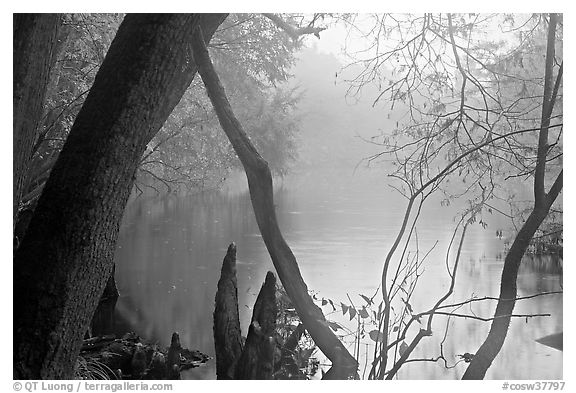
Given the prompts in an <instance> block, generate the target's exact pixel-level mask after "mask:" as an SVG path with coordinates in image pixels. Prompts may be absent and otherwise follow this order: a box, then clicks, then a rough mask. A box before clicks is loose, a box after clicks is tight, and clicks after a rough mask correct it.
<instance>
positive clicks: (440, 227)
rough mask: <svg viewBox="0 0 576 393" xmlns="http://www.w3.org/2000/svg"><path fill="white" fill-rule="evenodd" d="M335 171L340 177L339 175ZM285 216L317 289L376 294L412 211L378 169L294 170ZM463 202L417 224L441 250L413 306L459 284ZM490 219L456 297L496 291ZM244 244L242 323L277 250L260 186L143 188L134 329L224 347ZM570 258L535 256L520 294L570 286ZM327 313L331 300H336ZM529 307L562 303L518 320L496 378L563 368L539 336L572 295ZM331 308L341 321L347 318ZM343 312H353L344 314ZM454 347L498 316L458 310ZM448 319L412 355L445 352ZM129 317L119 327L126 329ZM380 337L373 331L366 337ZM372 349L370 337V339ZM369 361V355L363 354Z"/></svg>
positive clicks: (435, 210)
mask: <svg viewBox="0 0 576 393" xmlns="http://www.w3.org/2000/svg"><path fill="white" fill-rule="evenodd" d="M335 175H336V176H335ZM275 203H276V209H277V214H278V218H279V222H280V226H281V228H282V230H283V231H284V234H285V237H286V240H287V241H288V243H289V244H290V245H291V247H292V249H293V251H294V254H295V255H296V257H297V259H298V261H299V264H300V268H301V271H302V274H303V276H304V279H305V280H306V282H307V284H308V287H309V288H310V289H312V290H314V291H317V292H319V293H320V295H321V296H325V297H328V298H332V299H334V300H335V301H338V302H339V301H344V302H345V301H346V293H349V294H350V296H352V297H354V296H356V297H357V295H358V294H368V293H373V292H374V291H375V290H376V288H377V286H378V279H379V277H380V274H381V268H382V261H383V259H384V256H385V254H386V251H387V249H388V247H389V246H390V244H391V241H392V239H393V236H394V235H395V233H396V231H397V228H398V226H399V223H400V221H401V218H402V214H403V209H404V206H405V201H404V200H403V199H402V198H401V197H400V196H398V195H397V194H396V193H394V192H393V191H392V190H391V189H389V188H388V187H387V186H386V185H385V179H383V178H382V177H381V175H379V174H377V173H364V172H362V173H357V174H356V175H352V174H351V173H336V174H334V173H322V174H321V175H320V176H318V174H302V175H301V176H297V177H293V178H288V179H285V180H284V181H282V182H281V183H280V185H279V186H278V187H277V190H276V197H275ZM453 216H454V207H451V208H450V209H448V208H446V207H441V206H440V203H436V202H435V201H431V202H430V205H429V207H428V209H426V211H425V212H424V213H423V219H422V224H421V225H420V227H419V229H418V238H419V247H420V249H421V250H427V249H429V248H431V247H432V245H433V244H434V243H435V242H436V241H437V242H438V245H437V246H436V248H435V249H434V251H433V252H432V253H431V254H430V257H429V261H428V262H429V263H428V264H427V266H426V271H425V273H424V276H423V277H422V278H421V282H422V286H421V287H420V288H418V289H417V291H416V293H415V295H414V301H413V308H414V309H415V310H416V311H418V310H424V309H425V308H429V307H430V306H431V305H432V304H433V302H434V301H435V299H436V298H437V296H439V295H440V294H442V293H444V292H445V291H446V289H447V288H448V286H449V284H450V279H449V277H448V276H447V274H446V270H445V266H444V258H445V255H444V253H445V250H446V246H447V244H448V242H449V239H450V237H451V235H452V230H453V228H454V225H455V223H454V220H453ZM485 221H487V222H488V223H489V227H488V228H487V229H483V228H482V227H481V226H474V227H472V228H471V229H470V230H469V234H468V236H467V239H466V242H465V245H464V249H463V259H462V262H461V264H460V270H459V276H458V285H457V288H456V290H455V292H454V295H453V297H452V299H453V300H454V301H460V300H465V299H467V298H469V297H470V296H471V295H473V294H475V295H477V296H486V295H489V296H496V295H497V294H498V286H499V279H500V273H501V269H502V264H503V261H502V259H501V258H498V253H501V251H502V249H503V243H502V239H500V238H498V237H496V236H494V228H502V227H504V226H505V225H506V223H505V221H503V220H501V219H500V218H499V217H492V216H491V217H486V218H485ZM231 241H234V242H236V244H237V246H238V288H239V303H240V316H241V320H242V323H243V326H242V328H243V331H246V328H247V324H248V320H249V318H250V314H251V310H250V307H251V305H252V304H253V303H254V300H255V297H256V294H257V291H258V290H259V288H260V286H261V285H262V282H263V280H264V277H265V274H266V272H267V271H268V270H272V269H273V267H272V264H271V261H270V258H269V256H268V254H267V251H266V249H265V246H264V243H263V241H262V238H261V237H260V234H259V232H258V228H257V225H256V222H255V219H254V216H253V212H252V207H251V204H250V198H249V195H248V194H247V193H246V192H245V188H244V186H243V185H242V181H240V186H238V185H232V186H228V187H227V188H226V189H224V190H223V191H222V192H219V193H211V194H203V195H194V196H186V197H181V196H175V195H169V196H165V197H149V198H139V199H137V200H134V201H132V202H131V203H130V204H129V206H128V207H127V209H126V212H125V216H124V220H123V225H122V229H121V234H120V239H119V243H118V250H117V253H116V262H117V268H116V271H117V280H118V288H119V290H120V295H121V296H120V299H119V300H118V305H117V313H118V314H119V315H118V318H119V319H120V321H121V322H122V325H123V327H124V328H126V326H130V328H131V329H132V330H135V331H136V332H137V333H138V334H140V335H142V336H143V337H146V338H148V339H153V340H157V341H158V342H159V343H161V344H162V345H167V344H168V343H169V340H170V335H171V333H172V332H173V331H178V332H179V333H180V337H181V342H182V344H183V345H184V346H187V347H190V348H193V349H198V350H200V351H202V352H205V353H207V354H211V355H212V354H213V352H214V349H213V346H214V345H213V338H212V313H213V308H214V306H213V304H214V295H215V292H216V284H217V281H218V275H219V273H220V267H221V262H222V259H223V257H224V255H225V252H226V248H227V246H228V244H229V243H230V242H231ZM560 270H561V264H560V263H559V262H557V261H556V262H555V261H554V260H552V259H551V260H548V261H547V260H543V259H538V260H536V259H535V258H532V259H530V258H529V259H527V260H526V261H525V263H524V264H523V266H522V269H521V273H520V277H519V282H518V287H519V295H520V296H522V295H531V294H534V293H536V292H538V291H552V290H558V289H559V288H560V285H561V282H560V275H559V272H560ZM494 304H495V303H494V302H491V303H489V302H485V303H482V304H478V303H476V304H474V306H472V309H471V310H470V309H468V310H467V311H473V312H474V313H475V314H477V315H480V316H486V317H489V316H491V314H492V313H493V307H494ZM325 311H328V310H325ZM516 311H517V312H518V313H551V314H552V317H549V318H531V319H529V320H528V321H526V320H524V319H522V320H514V321H513V322H512V325H511V327H510V331H509V335H508V338H507V340H506V343H505V345H504V348H503V351H502V353H501V355H500V356H499V357H498V358H497V359H496V360H495V362H494V365H493V366H492V367H491V369H490V370H489V372H488V374H487V378H493V379H494V378H506V379H523V378H529V379H557V378H562V353H561V352H559V351H556V350H554V349H552V348H549V347H546V346H543V345H541V344H538V343H536V342H535V341H534V340H535V339H536V338H539V337H542V336H545V335H547V334H552V333H557V332H559V331H562V296H561V295H552V296H546V297H539V298H535V299H530V300H525V301H522V302H519V303H518V305H517V307H516ZM330 318H332V319H334V320H337V321H339V318H340V317H339V316H337V315H335V314H334V315H331V316H330ZM342 321H344V320H343V319H342ZM449 324H450V333H449V336H448V339H447V340H446V342H445V343H444V348H443V349H444V354H445V356H446V358H447V359H448V360H449V362H450V363H451V364H453V363H455V362H456V361H457V360H458V358H457V355H458V354H462V353H464V352H474V351H475V350H476V349H477V347H478V346H479V345H480V343H481V342H482V340H483V339H484V338H485V337H486V334H487V332H488V328H489V324H487V323H483V322H478V321H472V320H462V319H458V320H454V319H452V320H450V321H449ZM445 327H446V319H443V318H437V319H436V322H435V324H434V325H433V331H434V335H433V337H431V338H429V339H425V340H423V341H422V343H421V345H420V347H418V349H417V350H416V351H415V353H414V354H413V357H426V358H430V357H435V356H437V355H438V353H439V343H440V341H441V340H442V337H443V332H444V329H445ZM120 328H121V327H119V329H120ZM367 342H369V340H368V341H367ZM363 348H364V347H363ZM362 363H363V360H362ZM464 367H465V366H464V365H459V366H458V367H456V368H454V369H445V368H443V367H442V366H441V365H439V364H432V363H427V362H417V363H412V364H408V365H406V366H405V367H403V368H402V369H401V370H400V373H399V377H400V378H403V379H442V378H446V379H454V378H458V377H459V376H460V375H461V374H462V373H463V371H464ZM188 377H190V378H196V379H199V378H215V365H214V362H211V363H209V364H208V365H207V366H205V367H201V368H199V369H195V370H193V371H192V372H191V373H189V374H188Z"/></svg>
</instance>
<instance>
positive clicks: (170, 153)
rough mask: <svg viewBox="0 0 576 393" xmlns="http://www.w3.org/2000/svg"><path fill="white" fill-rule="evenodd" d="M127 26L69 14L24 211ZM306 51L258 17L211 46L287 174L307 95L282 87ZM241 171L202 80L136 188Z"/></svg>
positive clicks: (207, 181) (197, 185)
mask: <svg viewBox="0 0 576 393" xmlns="http://www.w3.org/2000/svg"><path fill="white" fill-rule="evenodd" d="M122 19H123V15H120V14H66V15H64V27H63V29H62V33H61V34H60V37H59V49H58V52H59V54H58V58H57V59H56V63H55V66H54V68H53V71H52V76H51V80H50V84H49V89H48V93H47V99H46V103H45V108H44V112H45V115H44V118H43V123H42V125H41V128H40V130H39V138H38V141H37V143H36V146H35V149H34V155H33V158H32V161H31V164H30V168H29V175H28V183H29V185H28V187H27V189H26V192H25V194H26V195H25V197H24V198H23V201H22V205H23V207H24V206H26V205H30V204H33V203H34V202H35V200H36V199H37V197H38V196H39V195H40V192H41V190H42V188H43V185H44V182H45V181H46V179H47V177H48V175H49V173H50V169H51V168H52V165H53V164H54V162H55V161H56V158H57V156H58V153H59V152H60V150H61V148H62V146H63V144H64V141H65V140H66V137H67V136H68V133H69V131H70V128H71V126H72V124H73V122H74V119H75V117H76V115H77V113H78V111H79V110H80V108H81V107H82V104H83V102H84V99H85V97H86V95H87V93H88V91H89V90H90V87H91V86H92V83H93V82H94V77H95V75H96V72H97V71H98V69H99V67H100V64H101V63H102V61H103V59H104V56H105V54H106V52H107V49H108V47H109V45H110V43H111V41H112V39H113V38H114V35H115V33H116V30H117V29H118V26H119V24H120V22H121V21H122ZM300 45H301V42H300V41H294V40H292V39H291V38H290V37H289V36H288V35H287V34H286V33H285V32H283V31H282V30H280V29H278V28H277V27H276V26H274V24H273V23H272V22H271V21H270V20H268V19H267V18H265V17H263V16H261V15H258V14H231V15H230V16H229V17H228V19H227V21H226V22H225V23H224V24H223V25H222V26H221V27H220V29H219V30H218V31H217V33H216V35H215V36H214V38H213V40H212V42H211V50H212V52H213V57H214V59H215V63H216V66H217V68H218V70H219V72H220V74H221V75H222V79H223V82H224V84H225V86H226V88H227V92H228V94H229V96H230V99H231V101H232V103H233V105H234V106H235V107H237V108H242V110H241V111H239V112H241V117H240V118H241V120H242V121H243V122H244V123H245V124H246V126H247V127H246V128H247V130H248V132H250V133H251V136H252V138H253V139H254V142H255V144H256V145H257V146H258V148H259V149H260V151H261V152H262V154H263V156H264V157H265V158H266V159H267V160H269V163H270V165H271V168H272V169H273V170H274V171H275V172H276V173H279V174H283V173H285V172H286V171H287V170H288V167H289V164H290V162H291V161H292V160H293V159H294V158H295V152H296V145H297V142H296V141H297V139H296V135H297V131H298V118H297V116H296V114H295V112H294V109H295V105H296V104H297V102H298V99H299V93H297V91H295V90H293V89H289V88H286V87H282V84H283V83H284V82H286V81H287V80H288V79H289V78H290V74H289V72H288V70H289V69H290V67H291V66H292V65H293V63H294V57H293V53H294V51H295V50H296V49H298V48H299V47H300ZM238 165H239V163H238V161H237V159H236V157H235V154H234V152H233V151H232V149H231V147H230V145H229V143H228V141H227V140H226V138H225V136H224V135H223V134H222V132H221V131H220V126H219V124H218V121H217V119H216V116H215V115H214V113H213V111H212V109H211V106H210V103H209V100H208V98H207V97H206V95H205V93H204V90H203V87H202V85H201V81H200V80H199V78H198V79H196V80H195V81H194V82H193V84H192V85H191V86H190V88H189V89H188V91H187V92H186V94H185V95H184V97H183V98H182V100H181V102H180V104H179V105H178V106H177V107H176V108H175V110H174V112H173V113H172V115H171V116H170V118H169V119H168V121H167V122H166V124H165V125H164V127H163V128H162V130H161V131H160V132H159V133H158V134H157V135H156V137H155V138H154V139H153V141H152V142H150V144H149V145H148V148H147V151H146V152H145V154H144V156H143V157H142V160H141V166H140V169H139V171H138V174H137V181H136V188H137V189H138V190H140V191H141V190H142V189H143V188H145V187H147V188H152V189H154V190H156V191H157V192H161V191H176V190H178V189H180V188H186V189H205V188H212V187H217V186H218V185H219V184H220V183H221V182H222V180H223V179H224V178H225V177H226V176H227V174H228V173H229V171H230V170H231V169H233V168H236V167H238Z"/></svg>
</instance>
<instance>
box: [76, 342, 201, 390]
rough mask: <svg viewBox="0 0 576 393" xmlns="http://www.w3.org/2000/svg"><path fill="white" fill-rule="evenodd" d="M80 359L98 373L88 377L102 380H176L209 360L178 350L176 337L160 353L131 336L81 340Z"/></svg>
mask: <svg viewBox="0 0 576 393" xmlns="http://www.w3.org/2000/svg"><path fill="white" fill-rule="evenodd" d="M80 358H81V359H82V361H83V362H84V363H87V364H91V365H95V366H97V368H98V369H99V371H100V372H99V373H97V374H96V375H91V376H90V377H96V378H102V379H104V378H106V379H180V372H182V371H184V370H188V369H190V368H194V367H199V366H201V365H202V364H204V363H206V362H207V361H208V360H209V359H210V357H209V356H207V355H205V354H203V353H201V352H199V351H193V350H189V349H186V348H182V347H181V346H180V339H179V337H178V333H173V334H172V344H171V346H170V348H164V349H163V348H160V347H158V345H156V344H148V343H144V342H142V341H141V339H140V337H138V336H137V335H136V334H135V333H127V334H125V335H124V336H123V337H122V338H119V339H118V338H115V337H114V336H111V335H107V336H103V337H93V338H90V339H88V340H84V344H83V346H82V351H81V352H80ZM79 377H82V375H79Z"/></svg>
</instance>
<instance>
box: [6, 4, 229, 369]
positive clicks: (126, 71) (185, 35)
mask: <svg viewBox="0 0 576 393" xmlns="http://www.w3.org/2000/svg"><path fill="white" fill-rule="evenodd" d="M225 17H226V15H222V14H220V15H216V14H203V15H202V16H199V15H189V14H174V15H157V14H147V15H128V16H126V18H125V20H124V21H123V23H122V24H121V26H120V28H119V30H118V33H117V34H116V37H115V38H114V40H113V42H112V44H111V46H110V49H109V51H108V53H107V55H106V58H105V59H104V62H103V64H102V66H101V67H100V70H99V71H98V74H97V75H96V78H95V81H94V84H93V86H92V89H91V91H90V93H89V94H88V96H87V98H86V101H85V103H84V105H83V107H82V109H81V110H80V112H79V114H78V116H77V118H76V121H75V122H74V125H73V127H72V130H71V132H70V135H69V137H68V139H67V141H66V143H65V145H64V147H63V149H62V152H61V153H60V156H59V158H58V160H57V162H56V164H55V166H54V169H53V170H52V172H51V174H50V177H49V179H48V181H47V183H46V186H45V188H44V191H43V193H42V195H41V197H40V200H39V201H38V206H37V208H36V210H35V213H34V216H33V218H32V221H31V222H30V226H29V228H28V230H27V232H26V235H25V236H24V239H23V242H22V244H21V246H20V248H19V249H18V251H17V253H16V255H15V260H14V378H15V379H61V378H67V379H68V378H70V377H71V376H72V372H73V366H74V362H75V361H76V358H77V356H78V353H79V351H80V347H81V345H82V338H83V335H84V332H85V331H86V330H87V328H88V325H89V323H90V320H91V317H92V315H93V313H94V310H95V308H96V305H97V304H98V300H99V299H100V296H101V295H102V292H103V290H104V287H105V285H106V282H107V280H108V277H109V276H110V273H111V271H112V265H113V257H114V249H115V243H116V239H117V236H118V230H119V224H120V220H121V218H122V213H123V210H124V207H125V205H126V202H127V199H128V196H129V193H130V190H131V188H132V184H133V179H134V175H135V172H136V168H137V165H138V162H139V160H140V157H141V155H142V153H143V151H144V149H145V146H146V144H147V143H148V142H149V141H150V139H151V138H152V137H153V136H154V135H155V134H156V132H157V131H158V130H159V129H160V127H161V126H162V124H163V123H164V121H165V120H166V118H167V117H168V115H169V114H170V112H171V111H172V110H173V108H174V106H175V105H176V104H177V103H178V101H179V100H180V98H181V97H182V94H183V93H184V91H185V90H186V88H187V87H188V86H189V84H190V82H191V81H192V78H193V77H194V75H195V73H196V65H195V63H194V61H193V57H192V52H191V47H190V41H191V38H192V33H193V31H194V29H195V28H196V27H197V26H198V24H200V25H202V28H203V29H204V31H206V39H209V38H210V37H211V36H212V34H213V33H214V31H215V30H216V28H217V27H218V26H219V25H220V23H221V22H222V21H223V20H224V18H225Z"/></svg>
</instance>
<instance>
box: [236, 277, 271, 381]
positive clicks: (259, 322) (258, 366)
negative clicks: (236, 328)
mask: <svg viewBox="0 0 576 393" xmlns="http://www.w3.org/2000/svg"><path fill="white" fill-rule="evenodd" d="M277 314H278V306H277V305H276V277H274V274H273V273H272V272H268V274H266V280H265V281H264V284H263V285H262V288H261V289H260V292H259V293H258V298H257V299H256V303H255V304H254V311H253V312H252V320H251V322H250V327H249V328H248V336H247V337H246V344H245V345H244V350H243V351H242V355H241V356H240V358H239V359H238V364H237V365H236V375H235V377H236V379H272V377H273V373H274V351H275V346H276V341H275V338H274V336H275V332H276V316H277Z"/></svg>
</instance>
